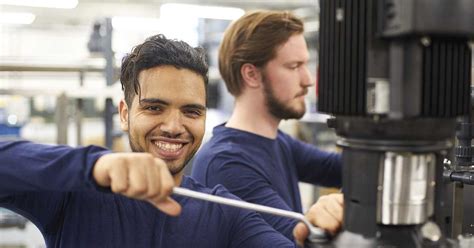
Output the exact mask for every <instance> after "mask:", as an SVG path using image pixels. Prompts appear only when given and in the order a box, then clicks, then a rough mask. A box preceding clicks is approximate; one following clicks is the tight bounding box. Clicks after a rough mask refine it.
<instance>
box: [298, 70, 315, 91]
mask: <svg viewBox="0 0 474 248" xmlns="http://www.w3.org/2000/svg"><path fill="white" fill-rule="evenodd" d="M313 85H314V82H313V79H312V77H311V72H310V71H309V69H308V67H307V66H304V68H303V70H301V86H303V87H310V86H313Z"/></svg>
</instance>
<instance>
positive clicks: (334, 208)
mask: <svg viewBox="0 0 474 248" xmlns="http://www.w3.org/2000/svg"><path fill="white" fill-rule="evenodd" d="M323 207H324V209H325V210H326V211H327V212H328V213H329V214H330V215H331V216H332V217H333V218H334V219H336V220H337V221H338V222H340V223H341V222H342V217H343V215H344V208H343V206H342V205H341V204H339V202H338V201H337V199H336V197H334V198H333V200H329V201H328V202H327V205H325V206H323Z"/></svg>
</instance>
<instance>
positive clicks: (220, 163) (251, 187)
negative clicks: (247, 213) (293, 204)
mask: <svg viewBox="0 0 474 248" xmlns="http://www.w3.org/2000/svg"><path fill="white" fill-rule="evenodd" d="M211 164H212V166H211ZM211 164H210V165H209V170H208V172H207V173H208V176H207V177H206V178H207V182H206V183H207V186H208V187H213V186H215V185H217V184H221V185H223V186H224V187H226V188H227V189H228V190H229V191H230V192H232V194H235V195H236V196H238V197H239V198H241V199H243V200H244V201H247V202H251V203H255V204H260V205H265V206H269V207H274V208H279V209H283V210H289V211H293V210H292V209H291V208H290V207H289V206H288V204H286V203H285V201H284V200H283V199H282V198H281V197H280V196H279V194H278V193H277V192H276V191H275V190H274V189H273V188H272V186H271V184H270V183H269V182H268V180H265V176H264V175H263V174H261V173H260V172H259V171H257V170H256V169H254V168H253V167H252V166H250V165H248V164H246V163H244V162H236V161H235V160H232V161H228V160H226V159H221V158H220V157H219V156H217V157H216V158H215V159H214V160H213V161H211ZM261 216H262V217H263V219H264V220H265V221H266V222H267V223H268V224H270V225H271V226H273V228H274V229H276V230H277V231H278V232H280V233H282V234H283V235H284V236H285V237H286V238H288V239H290V240H293V228H294V227H295V225H296V224H297V221H296V220H293V219H289V218H284V217H280V216H275V215H270V214H261Z"/></svg>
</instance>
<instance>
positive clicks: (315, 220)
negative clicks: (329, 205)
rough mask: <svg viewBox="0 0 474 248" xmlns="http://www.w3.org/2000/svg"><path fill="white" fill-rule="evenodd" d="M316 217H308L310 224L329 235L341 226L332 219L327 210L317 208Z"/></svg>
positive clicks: (337, 221)
mask: <svg viewBox="0 0 474 248" xmlns="http://www.w3.org/2000/svg"><path fill="white" fill-rule="evenodd" d="M315 213H316V214H317V216H312V217H310V218H309V219H310V222H311V223H312V224H313V225H315V226H318V227H320V228H322V229H324V230H326V231H328V232H330V233H331V234H335V233H336V232H337V230H339V228H340V226H341V224H342V223H341V222H340V221H339V220H337V219H336V218H334V217H333V216H332V215H331V214H330V213H329V212H328V210H327V209H325V208H323V207H322V208H319V209H318V210H317V211H316V212H315Z"/></svg>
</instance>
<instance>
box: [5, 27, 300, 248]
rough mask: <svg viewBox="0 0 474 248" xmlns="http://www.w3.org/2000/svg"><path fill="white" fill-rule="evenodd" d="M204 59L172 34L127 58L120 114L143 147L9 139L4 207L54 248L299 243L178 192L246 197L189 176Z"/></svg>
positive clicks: (256, 220)
mask: <svg viewBox="0 0 474 248" xmlns="http://www.w3.org/2000/svg"><path fill="white" fill-rule="evenodd" d="M204 58H205V56H204V51H203V50H202V49H198V48H192V47H190V46H189V45H188V44H186V43H185V42H181V41H176V40H169V39H166V38H165V37H164V36H162V35H157V36H153V37H150V38H149V39H147V40H146V41H145V42H144V43H142V44H140V45H138V46H137V47H135V48H134V49H133V51H132V52H131V53H130V54H129V55H127V56H126V57H125V58H124V60H123V62H122V72H121V83H122V86H123V89H124V100H122V101H121V102H120V104H119V112H120V113H119V114H120V118H121V126H122V128H123V130H124V131H126V132H127V133H128V134H129V137H130V145H131V147H132V149H133V151H134V153H125V154H119V153H117V154H115V153H111V154H110V153H109V152H108V151H106V150H105V149H103V148H99V147H94V146H90V147H85V148H76V149H74V148H71V147H66V146H45V145H39V144H33V143H29V142H0V160H1V161H2V162H1V163H0V206H1V207H6V208H9V209H11V210H13V211H15V212H17V213H20V214H22V215H24V216H25V217H27V218H28V219H30V220H31V221H32V222H33V223H34V224H35V225H36V226H37V227H38V228H39V230H40V231H41V232H42V234H43V236H44V238H45V241H46V244H47V246H48V247H146V248H149V247H177V248H180V247H183V248H185V247H203V248H204V247H205V248H207V247H216V248H220V247H294V243H293V242H291V241H290V240H288V239H287V238H285V237H284V236H283V235H281V234H280V233H278V232H276V231H275V230H274V229H273V228H272V227H270V226H269V225H268V224H267V223H265V221H264V220H263V219H262V218H261V217H260V216H259V215H258V214H257V213H254V212H250V211H246V210H241V209H238V208H234V207H228V206H222V205H218V204H214V203H209V202H204V201H200V200H195V199H190V198H185V197H181V196H170V195H171V192H172V189H173V187H174V186H181V187H184V188H188V189H191V190H194V191H199V192H204V193H208V194H213V195H219V196H223V197H228V198H234V199H235V198H236V197H235V196H233V195H231V194H230V193H228V191H227V190H225V189H224V188H223V187H222V186H217V187H214V188H212V189H209V188H205V187H203V186H202V185H200V184H198V183H196V182H195V181H194V180H193V179H191V178H189V177H186V176H183V168H184V166H185V164H186V163H187V162H188V161H189V160H190V159H191V158H192V156H193V154H194V153H195V152H196V150H197V149H198V147H199V145H200V144H201V141H202V138H203V135H204V120H205V116H206V84H207V80H208V79H207V71H208V67H207V64H206V62H205V59H204ZM150 203H151V204H150ZM160 210H161V211H160ZM170 215H171V216H170ZM176 215H179V216H177V217H176Z"/></svg>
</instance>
